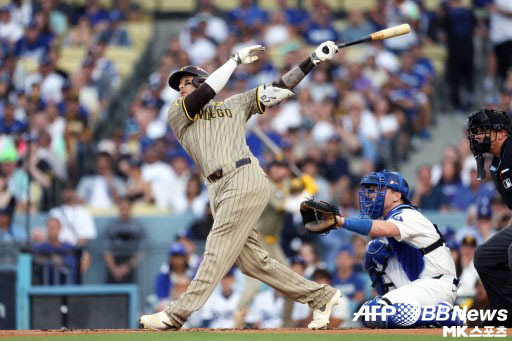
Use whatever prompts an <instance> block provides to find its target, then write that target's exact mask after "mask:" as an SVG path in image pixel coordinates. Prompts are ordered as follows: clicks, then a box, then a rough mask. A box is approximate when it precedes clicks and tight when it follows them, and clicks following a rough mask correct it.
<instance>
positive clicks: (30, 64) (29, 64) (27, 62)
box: [19, 57, 39, 73]
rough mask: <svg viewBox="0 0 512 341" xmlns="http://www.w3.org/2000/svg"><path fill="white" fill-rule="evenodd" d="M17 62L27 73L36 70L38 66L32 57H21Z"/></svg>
mask: <svg viewBox="0 0 512 341" xmlns="http://www.w3.org/2000/svg"><path fill="white" fill-rule="evenodd" d="M19 63H20V64H21V65H22V66H23V68H24V69H25V72H27V73H32V72H36V71H37V69H38V68H39V62H38V61H37V60H36V59H34V58H26V57H25V58H21V60H20V61H19Z"/></svg>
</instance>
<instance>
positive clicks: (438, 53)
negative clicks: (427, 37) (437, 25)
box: [423, 44, 447, 75]
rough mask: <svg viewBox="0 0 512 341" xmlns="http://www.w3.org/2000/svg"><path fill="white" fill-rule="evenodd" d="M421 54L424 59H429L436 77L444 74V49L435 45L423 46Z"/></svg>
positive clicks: (445, 52)
mask: <svg viewBox="0 0 512 341" xmlns="http://www.w3.org/2000/svg"><path fill="white" fill-rule="evenodd" d="M423 54H424V56H425V57H427V58H430V60H431V61H432V64H434V69H435V70H436V74H437V75H441V74H442V73H443V72H444V64H445V61H446V54H447V51H446V47H445V46H442V45H437V44H425V45H424V46H423Z"/></svg>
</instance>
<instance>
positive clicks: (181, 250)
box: [168, 243, 187, 256]
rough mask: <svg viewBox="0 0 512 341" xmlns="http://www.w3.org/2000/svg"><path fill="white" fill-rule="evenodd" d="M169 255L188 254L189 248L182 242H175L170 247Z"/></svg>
mask: <svg viewBox="0 0 512 341" xmlns="http://www.w3.org/2000/svg"><path fill="white" fill-rule="evenodd" d="M168 254H169V256H186V255H187V250H186V249H185V246H184V245H183V244H182V243H174V244H172V245H171V247H170V248H169V252H168Z"/></svg>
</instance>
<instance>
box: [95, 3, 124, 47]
mask: <svg viewBox="0 0 512 341" xmlns="http://www.w3.org/2000/svg"><path fill="white" fill-rule="evenodd" d="M122 16H123V15H122V13H121V12H120V11H118V10H114V11H112V12H110V16H109V19H110V22H109V26H108V28H107V29H106V30H105V32H103V33H102V35H103V36H104V38H103V39H105V40H106V41H107V42H108V44H109V45H117V46H130V45H131V41H130V37H129V35H128V31H126V30H125V29H124V28H123V27H121V20H122Z"/></svg>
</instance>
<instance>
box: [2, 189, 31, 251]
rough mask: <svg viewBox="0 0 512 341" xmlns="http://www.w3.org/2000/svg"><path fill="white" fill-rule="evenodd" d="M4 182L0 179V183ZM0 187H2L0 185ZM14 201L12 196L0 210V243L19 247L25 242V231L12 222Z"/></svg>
mask: <svg viewBox="0 0 512 341" xmlns="http://www.w3.org/2000/svg"><path fill="white" fill-rule="evenodd" d="M3 181H4V180H2V179H0V182H3ZM0 185H2V184H1V183H0ZM15 205H16V200H15V199H14V197H13V196H11V199H10V200H9V204H8V205H7V207H4V208H0V243H1V244H4V243H7V244H13V245H19V244H21V243H24V242H25V241H26V240H27V233H26V232H25V230H24V229H23V228H22V227H21V226H18V225H16V224H14V223H13V222H12V213H13V212H14V207H15Z"/></svg>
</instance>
